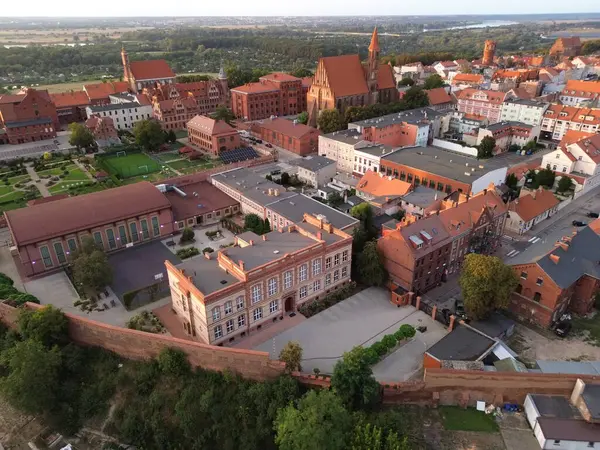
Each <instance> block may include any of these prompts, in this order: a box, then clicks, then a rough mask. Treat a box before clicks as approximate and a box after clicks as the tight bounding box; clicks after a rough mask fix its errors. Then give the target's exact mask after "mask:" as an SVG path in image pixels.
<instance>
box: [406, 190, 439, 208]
mask: <svg viewBox="0 0 600 450" xmlns="http://www.w3.org/2000/svg"><path fill="white" fill-rule="evenodd" d="M437 197H439V198H440V199H441V198H442V197H443V195H440V191H437V190H435V189H431V188H428V187H425V186H421V185H419V186H415V187H414V189H413V190H412V191H411V192H409V193H408V194H406V195H405V196H404V197H402V200H404V201H405V202H407V203H410V204H411V205H416V206H420V207H421V208H427V207H428V206H429V205H431V204H432V203H433V202H434V201H435V200H436V198H437Z"/></svg>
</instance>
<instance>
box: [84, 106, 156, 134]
mask: <svg viewBox="0 0 600 450" xmlns="http://www.w3.org/2000/svg"><path fill="white" fill-rule="evenodd" d="M85 112H86V114H87V117H88V119H89V118H90V117H91V116H93V115H97V116H99V117H110V118H111V119H112V120H113V123H114V125H115V128H116V129H117V130H130V129H132V128H133V127H134V125H135V124H136V123H137V122H139V121H141V120H146V119H150V118H151V117H152V105H140V104H139V103H134V102H129V103H111V104H110V105H101V106H88V107H87V108H85Z"/></svg>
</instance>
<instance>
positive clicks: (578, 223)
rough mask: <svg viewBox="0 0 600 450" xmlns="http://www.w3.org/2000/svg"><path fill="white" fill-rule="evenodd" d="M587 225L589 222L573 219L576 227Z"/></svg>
mask: <svg viewBox="0 0 600 450" xmlns="http://www.w3.org/2000/svg"><path fill="white" fill-rule="evenodd" d="M586 225H587V223H585V222H582V221H581V220H574V221H573V226H574V227H585V226H586Z"/></svg>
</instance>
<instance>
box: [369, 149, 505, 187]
mask: <svg viewBox="0 0 600 450" xmlns="http://www.w3.org/2000/svg"><path fill="white" fill-rule="evenodd" d="M381 161H382V163H383V162H385V161H390V162H394V163H397V164H402V165H405V166H409V167H413V168H415V169H420V170H424V171H425V172H429V173H432V174H435V175H438V176H442V177H445V178H449V179H451V180H456V181H460V182H463V183H467V184H471V183H473V182H474V181H475V180H477V179H478V178H479V177H481V176H483V175H485V174H486V173H488V172H491V171H492V170H496V169H500V168H502V167H506V163H505V161H504V159H496V158H489V159H482V160H478V159H477V158H473V157H470V156H465V155H461V154H460V153H455V152H450V151H447V150H443V149H441V148H438V147H431V146H428V147H406V148H402V149H399V150H396V151H395V152H393V153H390V154H388V155H385V156H382V157H381ZM479 166H482V167H483V168H480V167H479ZM466 172H468V173H469V175H466V174H465V173H466Z"/></svg>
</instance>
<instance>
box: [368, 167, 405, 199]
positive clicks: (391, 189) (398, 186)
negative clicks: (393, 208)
mask: <svg viewBox="0 0 600 450" xmlns="http://www.w3.org/2000/svg"><path fill="white" fill-rule="evenodd" d="M410 188H411V184H410V183H407V182H406V181H402V180H398V179H396V178H392V177H387V176H382V174H381V173H377V172H373V171H372V170H367V172H366V173H365V174H364V175H363V177H362V178H361V179H360V181H359V182H358V184H357V185H356V190H357V191H362V192H366V193H367V194H370V195H373V196H375V197H385V196H388V195H389V196H393V195H396V196H398V195H406V194H407V193H408V192H409V191H410Z"/></svg>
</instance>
